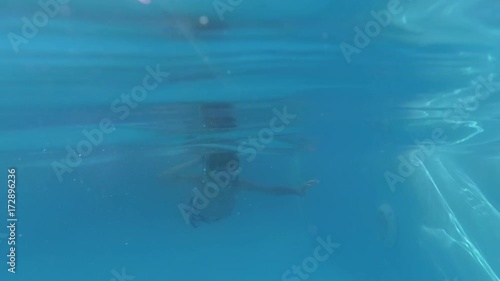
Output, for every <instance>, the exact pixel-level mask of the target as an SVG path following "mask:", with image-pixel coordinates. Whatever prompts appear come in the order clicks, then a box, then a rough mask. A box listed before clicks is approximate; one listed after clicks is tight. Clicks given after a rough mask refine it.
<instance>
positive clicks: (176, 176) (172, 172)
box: [159, 158, 201, 182]
mask: <svg viewBox="0 0 500 281" xmlns="http://www.w3.org/2000/svg"><path fill="white" fill-rule="evenodd" d="M200 162H201V158H196V159H193V160H191V161H187V162H185V163H182V164H180V165H177V166H175V167H173V168H170V169H168V170H166V171H164V172H163V173H161V174H160V175H159V176H160V177H162V178H163V177H167V178H170V179H173V180H177V181H179V180H182V181H189V182H199V181H200V180H201V176H186V175H181V170H184V169H186V168H189V167H192V166H195V165H197V164H199V163H200Z"/></svg>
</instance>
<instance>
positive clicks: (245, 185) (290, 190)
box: [238, 179, 319, 196]
mask: <svg viewBox="0 0 500 281" xmlns="http://www.w3.org/2000/svg"><path fill="white" fill-rule="evenodd" d="M318 183H319V180H317V179H313V180H309V181H307V182H305V183H304V184H302V185H301V186H299V187H290V186H263V185H258V184H255V183H252V182H248V181H242V180H240V181H239V184H238V186H239V187H240V188H241V189H242V190H248V191H255V192H260V193H265V194H269V195H275V196H284V195H296V196H304V195H305V194H306V191H307V190H308V189H309V188H311V187H312V186H313V185H315V184H318Z"/></svg>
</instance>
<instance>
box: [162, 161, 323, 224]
mask: <svg viewBox="0 0 500 281" xmlns="http://www.w3.org/2000/svg"><path fill="white" fill-rule="evenodd" d="M204 160H205V161H204V162H205V164H204V167H205V168H204V173H203V175H201V176H182V175H179V174H177V173H176V170H178V169H179V168H181V169H182V168H186V167H187V166H191V165H194V164H197V163H198V162H199V161H201V159H200V160H198V161H191V162H189V163H188V164H183V165H181V166H178V167H176V168H174V169H173V170H170V171H169V172H168V173H167V175H170V176H171V177H172V178H174V179H177V180H184V181H188V182H191V183H192V184H194V185H199V184H200V183H201V185H199V186H200V187H199V188H198V187H197V188H195V189H194V195H193V197H192V198H191V200H190V201H189V203H188V204H187V205H186V204H181V205H180V206H179V207H180V209H181V212H182V214H183V216H184V218H185V219H186V221H187V222H189V223H190V224H191V225H193V226H195V227H197V226H198V225H199V224H200V223H202V222H205V223H212V222H215V221H218V220H220V219H223V218H226V217H228V216H230V215H231V213H232V211H233V209H234V206H235V202H236V196H237V194H238V193H239V192H241V191H245V190H246V191H254V192H259V193H262V194H268V195H274V196H284V195H295V196H304V195H305V194H306V192H307V190H308V189H309V188H311V187H312V186H313V185H315V184H317V183H319V180H316V179H313V180H309V181H307V182H305V183H304V184H302V185H299V186H297V187H291V186H263V185H259V184H256V183H252V182H249V181H243V180H241V179H240V178H239V175H240V172H241V168H240V166H239V164H240V163H239V159H238V157H237V155H236V153H234V152H216V153H211V154H209V155H208V156H207V157H206V159H204Z"/></svg>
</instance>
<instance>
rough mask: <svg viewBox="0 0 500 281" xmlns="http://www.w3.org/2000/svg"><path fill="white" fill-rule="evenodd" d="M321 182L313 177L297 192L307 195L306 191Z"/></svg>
mask: <svg viewBox="0 0 500 281" xmlns="http://www.w3.org/2000/svg"><path fill="white" fill-rule="evenodd" d="M318 183H319V180H318V179H312V180H308V181H306V182H305V183H304V184H303V185H302V186H301V187H300V188H299V190H297V194H298V195H300V196H304V195H306V192H307V191H308V190H309V189H310V188H311V187H313V186H315V185H316V184H318Z"/></svg>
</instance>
